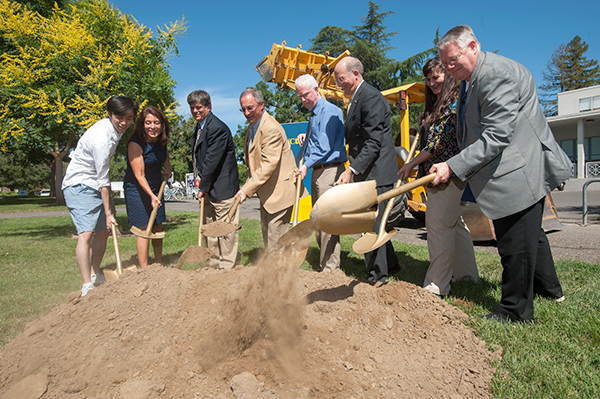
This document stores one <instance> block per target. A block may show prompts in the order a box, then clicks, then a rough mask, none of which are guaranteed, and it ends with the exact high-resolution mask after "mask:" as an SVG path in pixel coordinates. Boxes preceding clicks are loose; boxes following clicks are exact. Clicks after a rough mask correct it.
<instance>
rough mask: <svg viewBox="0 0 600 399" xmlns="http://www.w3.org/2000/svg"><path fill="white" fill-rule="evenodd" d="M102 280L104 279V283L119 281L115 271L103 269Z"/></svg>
mask: <svg viewBox="0 0 600 399" xmlns="http://www.w3.org/2000/svg"><path fill="white" fill-rule="evenodd" d="M103 272H104V278H106V281H115V280H118V279H119V273H117V271H116V270H107V269H104V271H103Z"/></svg>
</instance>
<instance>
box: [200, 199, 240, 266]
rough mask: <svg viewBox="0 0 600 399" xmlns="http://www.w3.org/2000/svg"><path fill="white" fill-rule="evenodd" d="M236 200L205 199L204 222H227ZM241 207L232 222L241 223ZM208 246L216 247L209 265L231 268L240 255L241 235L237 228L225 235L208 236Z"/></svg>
mask: <svg viewBox="0 0 600 399" xmlns="http://www.w3.org/2000/svg"><path fill="white" fill-rule="evenodd" d="M234 202H235V200H234V199H233V198H229V199H226V200H223V201H215V202H212V201H206V200H205V201H204V223H206V224H208V223H211V222H216V221H221V222H225V220H226V219H227V215H228V214H229V211H230V210H231V207H232V206H233V203H234ZM239 221H240V208H239V207H238V209H237V210H236V211H235V214H234V215H233V217H232V218H231V223H234V224H239ZM206 244H207V246H208V247H209V248H210V247H213V248H214V253H213V256H212V257H211V258H210V259H209V260H208V266H211V267H218V268H219V269H231V268H233V267H234V266H235V264H236V261H237V257H238V245H239V235H238V232H237V230H236V231H234V232H233V233H230V234H228V235H226V236H225V237H206Z"/></svg>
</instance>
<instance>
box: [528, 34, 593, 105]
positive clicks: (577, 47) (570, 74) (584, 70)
mask: <svg viewBox="0 0 600 399" xmlns="http://www.w3.org/2000/svg"><path fill="white" fill-rule="evenodd" d="M588 48H589V45H588V44H587V43H586V42H583V41H582V40H581V38H580V37H579V36H575V37H574V38H573V40H571V41H570V42H569V43H567V44H566V45H565V44H561V45H560V46H559V48H558V49H557V50H556V51H554V53H553V54H552V57H551V59H550V62H548V66H547V69H546V71H545V72H544V73H543V77H544V81H545V82H546V83H545V84H543V85H541V86H539V89H540V103H541V105H542V107H543V109H544V113H545V114H546V116H554V115H556V114H558V97H557V95H558V93H562V92H564V91H568V90H575V89H581V88H584V87H589V86H594V85H597V84H600V66H598V61H596V60H593V59H592V60H588V59H587V57H586V56H585V55H584V54H585V52H586V51H587V50H588Z"/></svg>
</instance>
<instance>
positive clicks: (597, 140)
mask: <svg viewBox="0 0 600 399" xmlns="http://www.w3.org/2000/svg"><path fill="white" fill-rule="evenodd" d="M585 160H586V161H587V162H593V161H600V137H586V139H585Z"/></svg>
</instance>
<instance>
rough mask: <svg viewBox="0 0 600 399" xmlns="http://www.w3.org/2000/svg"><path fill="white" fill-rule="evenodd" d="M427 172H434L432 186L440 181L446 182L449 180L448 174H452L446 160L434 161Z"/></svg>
mask: <svg viewBox="0 0 600 399" xmlns="http://www.w3.org/2000/svg"><path fill="white" fill-rule="evenodd" d="M429 173H435V174H436V176H435V179H433V181H432V182H431V184H433V185H434V186H437V185H438V184H440V183H446V182H447V181H448V180H450V176H451V175H452V169H450V166H448V164H447V163H446V162H442V163H436V164H434V165H433V166H432V167H431V169H429Z"/></svg>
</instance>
